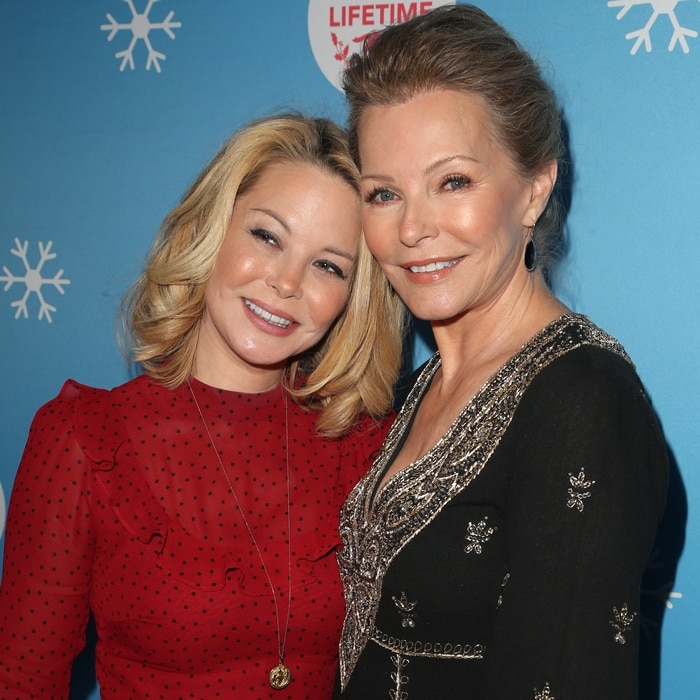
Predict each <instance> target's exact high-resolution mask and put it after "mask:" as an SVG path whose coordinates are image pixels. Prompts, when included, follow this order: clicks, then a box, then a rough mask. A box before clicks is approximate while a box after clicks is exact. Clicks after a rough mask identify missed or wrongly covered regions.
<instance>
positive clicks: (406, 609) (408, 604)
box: [391, 591, 418, 627]
mask: <svg viewBox="0 0 700 700" xmlns="http://www.w3.org/2000/svg"><path fill="white" fill-rule="evenodd" d="M391 599H392V600H393V601H394V605H395V606H396V607H397V608H398V609H399V615H401V627H415V626H416V620H415V616H414V613H413V611H414V610H415V609H416V605H417V604H418V601H417V600H414V601H409V599H408V598H407V597H406V594H405V593H404V592H403V591H401V597H400V598H397V597H396V596H391Z"/></svg>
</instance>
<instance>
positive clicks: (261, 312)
mask: <svg viewBox="0 0 700 700" xmlns="http://www.w3.org/2000/svg"><path fill="white" fill-rule="evenodd" d="M245 305H246V306H247V307H248V308H249V309H250V310H251V311H252V312H253V313H254V314H255V315H256V316H260V318H262V319H263V320H265V321H267V322H268V323H271V324H272V325H273V326H278V327H279V328H286V327H287V326H290V325H291V323H292V322H291V321H290V320H289V319H288V318H282V317H281V316H275V315H274V314H271V313H270V312H269V311H265V309H261V308H260V307H259V306H258V305H257V304H253V302H252V301H248V300H247V299H246V302H245Z"/></svg>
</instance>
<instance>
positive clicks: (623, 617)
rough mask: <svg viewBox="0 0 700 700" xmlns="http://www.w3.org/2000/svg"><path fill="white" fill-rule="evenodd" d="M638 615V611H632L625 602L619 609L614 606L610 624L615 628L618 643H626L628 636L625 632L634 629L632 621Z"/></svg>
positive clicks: (615, 638) (615, 637)
mask: <svg viewBox="0 0 700 700" xmlns="http://www.w3.org/2000/svg"><path fill="white" fill-rule="evenodd" d="M635 617H637V613H636V612H631V611H630V610H629V609H628V608H627V603H625V604H624V605H623V606H622V607H621V608H620V609H619V610H618V609H617V608H615V607H613V619H612V620H610V625H611V626H612V628H613V629H614V630H615V636H614V637H613V639H614V640H615V642H616V643H617V644H626V643H627V638H626V637H625V634H626V633H627V632H629V631H630V630H631V629H632V622H634V618H635Z"/></svg>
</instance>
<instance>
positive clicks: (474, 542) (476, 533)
mask: <svg viewBox="0 0 700 700" xmlns="http://www.w3.org/2000/svg"><path fill="white" fill-rule="evenodd" d="M496 530H498V528H497V527H495V526H494V527H489V523H488V518H484V519H483V520H480V521H479V522H478V523H467V534H466V535H465V536H464V539H465V540H467V542H469V544H468V545H467V546H466V547H465V548H464V551H465V553H466V554H471V553H472V552H473V553H474V554H481V551H482V546H483V545H485V544H486V543H487V542H488V541H489V540H490V539H491V535H493V533H494V532H496Z"/></svg>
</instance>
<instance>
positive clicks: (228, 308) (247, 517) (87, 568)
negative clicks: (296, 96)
mask: <svg viewBox="0 0 700 700" xmlns="http://www.w3.org/2000/svg"><path fill="white" fill-rule="evenodd" d="M358 192H359V177H358V172H357V169H356V167H355V165H354V163H353V160H352V158H351V156H350V154H349V151H348V147H347V139H346V135H345V132H344V131H343V130H342V129H340V128H339V127H337V126H336V125H334V124H333V123H331V122H329V121H327V120H324V119H311V118H306V117H302V116H300V115H279V116H274V117H269V118H265V119H261V120H259V121H257V122H254V123H252V124H250V125H249V126H247V127H245V128H243V129H241V130H240V131H239V132H237V133H236V134H234V135H233V137H232V138H231V139H230V140H229V141H228V142H227V143H226V144H225V145H224V146H223V148H222V149H221V150H220V151H219V153H218V154H217V155H216V156H215V157H214V159H213V160H212V161H211V163H210V164H209V165H208V166H207V167H206V168H205V170H204V171H203V172H202V174H201V175H200V176H199V177H198V179H197V180H196V181H195V183H194V184H193V185H192V186H191V188H190V189H189V191H188V192H187V193H186V194H185V196H184V198H183V199H182V202H181V203H180V204H179V206H177V207H176V208H175V209H174V210H173V211H172V212H171V213H170V214H169V215H168V216H167V217H166V218H165V221H164V223H163V226H162V227H161V230H160V232H159V235H158V237H157V239H156V241H155V244H154V246H153V249H152V251H151V253H150V255H149V258H148V261H147V265H146V269H145V271H144V273H143V275H142V276H141V277H140V279H139V280H138V281H137V283H136V284H135V285H134V287H133V288H132V290H131V291H130V292H129V294H128V295H127V297H126V299H125V302H124V305H123V317H124V326H125V330H126V334H125V337H126V338H127V340H128V345H129V348H130V353H131V357H132V359H133V360H134V361H136V362H138V363H140V364H141V366H142V367H143V369H144V370H145V372H144V373H143V374H141V375H140V376H138V377H136V378H135V379H132V380H131V381H129V382H127V383H126V384H124V385H123V386H120V387H117V388H115V389H112V390H110V391H107V390H102V389H95V388H91V387H87V386H84V385H80V384H78V383H76V382H74V381H68V382H67V383H66V384H65V385H64V387H63V389H62V391H61V393H60V394H59V396H58V397H57V398H55V399H53V400H52V401H50V402H49V403H48V404H47V405H46V406H44V407H43V408H42V409H41V410H40V411H39V412H38V414H37V416H36V417H35V420H34V422H33V424H32V427H31V430H30V434H29V438H28V442H27V447H26V449H25V453H24V456H23V459H22V462H21V464H20V467H19V471H18V474H17V479H16V482H15V486H14V489H13V494H12V498H11V503H10V508H9V514H8V520H7V534H6V544H5V559H4V571H3V579H2V585H1V586H0V610H1V612H0V695H2V697H10V696H11V697H13V698H30V697H41V698H46V697H52V698H60V697H63V698H65V697H67V696H68V686H69V680H70V671H71V665H72V661H73V659H74V658H75V656H76V654H77V653H78V652H79V651H80V649H81V648H82V646H83V644H84V637H85V629H86V625H87V622H88V616H89V614H90V613H92V616H93V617H94V621H95V626H96V630H97V637H98V641H97V647H96V672H97V680H98V683H99V686H100V693H101V697H103V698H105V699H106V698H120V699H121V698H132V699H137V698H152V697H197V698H204V697H206V698H210V697H211V698H213V697H219V696H221V697H233V696H235V697H237V698H251V699H252V698H255V699H256V700H259V699H260V698H267V697H284V698H299V699H301V698H305V699H307V698H325V697H328V696H329V695H330V692H331V688H332V682H333V676H334V673H335V666H336V661H337V642H338V637H339V634H340V625H341V622H342V614H343V601H342V594H341V589H340V581H339V574H338V568H337V563H336V559H335V555H334V552H335V550H336V549H337V547H338V546H339V537H338V509H339V506H340V504H341V503H342V501H343V499H344V497H345V496H346V495H347V493H348V491H349V490H350V488H351V487H352V486H353V484H354V483H355V482H356V481H357V479H358V478H359V476H361V473H362V471H363V470H364V469H365V468H366V467H367V466H368V464H369V462H370V458H371V455H372V453H373V452H374V451H376V449H377V448H378V446H379V444H380V443H381V440H382V438H383V436H384V434H385V432H386V426H387V422H386V421H387V415H388V414H389V412H390V409H391V400H392V388H393V384H394V382H395V380H396V377H397V373H398V368H399V362H400V341H401V333H402V317H403V310H402V304H401V302H400V300H398V298H397V297H395V296H394V295H393V293H392V292H391V290H390V288H389V285H388V283H387V282H386V280H385V278H384V277H383V274H382V272H381V270H380V269H379V268H378V266H377V265H376V263H375V262H374V261H373V259H372V257H371V255H370V254H369V252H368V250H367V248H366V245H365V243H364V241H363V238H362V235H361V230H360V220H359V195H358Z"/></svg>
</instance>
